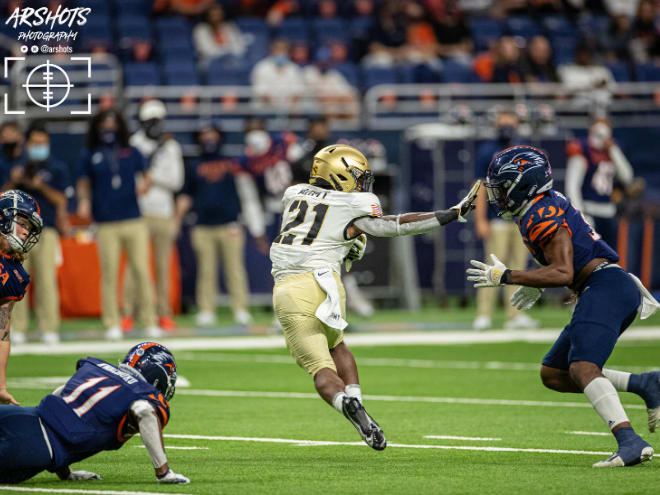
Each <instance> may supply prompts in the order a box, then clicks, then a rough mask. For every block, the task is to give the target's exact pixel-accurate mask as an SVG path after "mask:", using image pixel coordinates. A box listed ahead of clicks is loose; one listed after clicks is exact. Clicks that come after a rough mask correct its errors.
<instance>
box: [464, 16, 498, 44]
mask: <svg viewBox="0 0 660 495" xmlns="http://www.w3.org/2000/svg"><path fill="white" fill-rule="evenodd" d="M468 22H469V26H470V30H471V31H472V39H473V41H474V45H475V49H476V50H477V51H484V50H487V49H488V46H489V45H490V43H492V42H494V41H496V40H497V39H499V38H500V37H501V36H502V34H503V27H502V23H501V22H500V21H497V20H495V19H492V18H490V17H470V19H469V21H468Z"/></svg>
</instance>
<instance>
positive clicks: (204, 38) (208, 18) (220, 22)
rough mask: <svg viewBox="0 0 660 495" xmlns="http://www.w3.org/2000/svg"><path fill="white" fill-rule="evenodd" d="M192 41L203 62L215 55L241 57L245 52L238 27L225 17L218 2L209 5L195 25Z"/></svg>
mask: <svg viewBox="0 0 660 495" xmlns="http://www.w3.org/2000/svg"><path fill="white" fill-rule="evenodd" d="M193 41H194V43H195V48H196V49H197V53H198V54H199V58H200V60H201V62H202V63H203V64H206V63H208V61H209V60H211V59H213V58H216V57H222V56H225V55H230V56H233V57H241V56H243V54H244V53H245V41H244V40H243V35H242V34H241V31H240V29H239V28H238V27H237V26H236V24H234V23H233V22H230V21H227V20H226V19H225V11H224V9H223V8H222V5H220V4H214V5H213V6H211V7H210V8H209V9H208V10H207V11H206V14H205V16H204V21H203V22H200V23H199V24H197V25H196V26H195V29H194V30H193Z"/></svg>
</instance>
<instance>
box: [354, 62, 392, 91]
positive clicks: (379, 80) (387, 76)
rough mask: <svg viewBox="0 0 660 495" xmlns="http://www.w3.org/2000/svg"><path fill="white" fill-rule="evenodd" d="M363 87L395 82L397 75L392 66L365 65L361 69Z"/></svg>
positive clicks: (365, 88)
mask: <svg viewBox="0 0 660 495" xmlns="http://www.w3.org/2000/svg"><path fill="white" fill-rule="evenodd" d="M362 80H363V89H364V90H367V89H369V88H371V87H373V86H376V85H377V84H397V83H398V82H399V75H398V73H397V71H396V69H394V68H392V67H365V68H363V69H362Z"/></svg>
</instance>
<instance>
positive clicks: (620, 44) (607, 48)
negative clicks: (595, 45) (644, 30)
mask: <svg viewBox="0 0 660 495" xmlns="http://www.w3.org/2000/svg"><path fill="white" fill-rule="evenodd" d="M607 34H608V36H606V37H604V38H603V39H602V40H601V43H602V45H603V50H604V52H605V57H606V58H607V59H608V60H609V61H610V62H612V63H614V62H616V61H617V60H621V61H624V62H629V61H630V60H631V42H632V38H633V31H632V23H631V21H630V18H629V17H628V16H626V15H621V14H620V15H615V16H613V17H612V18H611V20H610V26H609V29H608V33H607Z"/></svg>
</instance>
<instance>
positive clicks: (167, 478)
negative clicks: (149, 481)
mask: <svg viewBox="0 0 660 495" xmlns="http://www.w3.org/2000/svg"><path fill="white" fill-rule="evenodd" d="M156 479H157V480H158V483H165V484H171V485H187V484H188V483H190V480H189V479H188V478H186V477H185V476H184V475H182V474H177V473H175V472H174V471H172V470H171V469H168V470H167V472H166V473H165V474H164V475H163V476H158V477H157V478H156Z"/></svg>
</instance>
